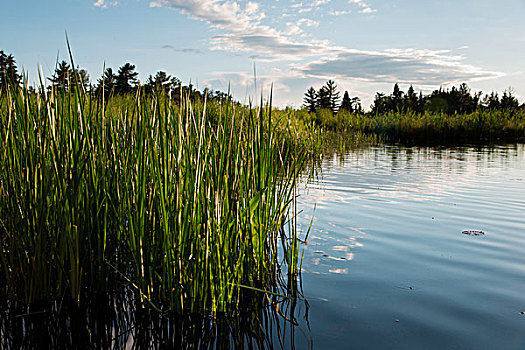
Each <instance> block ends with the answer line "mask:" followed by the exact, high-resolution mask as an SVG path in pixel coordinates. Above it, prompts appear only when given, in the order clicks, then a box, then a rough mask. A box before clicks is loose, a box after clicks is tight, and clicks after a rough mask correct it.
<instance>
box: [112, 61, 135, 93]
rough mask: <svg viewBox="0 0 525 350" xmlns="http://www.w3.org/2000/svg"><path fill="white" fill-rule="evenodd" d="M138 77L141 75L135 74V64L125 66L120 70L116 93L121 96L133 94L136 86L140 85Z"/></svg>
mask: <svg viewBox="0 0 525 350" xmlns="http://www.w3.org/2000/svg"><path fill="white" fill-rule="evenodd" d="M138 75H139V73H137V72H135V66H134V65H133V64H131V63H126V64H124V65H123V66H122V67H120V68H119V69H118V74H117V79H116V85H115V91H116V92H117V93H120V94H125V93H128V92H131V91H132V90H133V89H134V88H135V86H136V84H138V79H137V76H138Z"/></svg>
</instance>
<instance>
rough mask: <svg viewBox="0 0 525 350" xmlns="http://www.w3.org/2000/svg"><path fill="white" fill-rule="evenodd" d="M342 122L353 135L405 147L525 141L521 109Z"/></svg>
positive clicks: (349, 117)
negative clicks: (374, 138)
mask: <svg viewBox="0 0 525 350" xmlns="http://www.w3.org/2000/svg"><path fill="white" fill-rule="evenodd" d="M338 114H339V113H338ZM340 119H342V120H344V125H347V129H348V130H351V131H353V132H357V133H363V134H369V135H370V134H372V135H377V136H378V137H379V138H380V139H382V140H384V141H387V142H399V143H403V144H418V145H449V144H491V143H499V142H522V141H524V140H525V112H524V111H523V110H519V109H517V110H479V111H476V112H474V113H471V114H453V115H449V114H444V113H437V114H436V113H429V112H425V113H424V114H418V113H414V112H410V111H408V112H390V113H387V114H384V115H364V114H351V113H345V112H342V113H341V117H340Z"/></svg>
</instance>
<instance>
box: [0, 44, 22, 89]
mask: <svg viewBox="0 0 525 350" xmlns="http://www.w3.org/2000/svg"><path fill="white" fill-rule="evenodd" d="M21 80H22V77H21V76H20V75H19V74H18V68H17V66H16V61H15V58H14V56H13V55H12V54H9V55H8V54H6V53H5V52H4V51H3V50H2V51H0V88H2V87H6V86H7V84H8V83H10V84H13V85H16V86H18V85H20V82H21Z"/></svg>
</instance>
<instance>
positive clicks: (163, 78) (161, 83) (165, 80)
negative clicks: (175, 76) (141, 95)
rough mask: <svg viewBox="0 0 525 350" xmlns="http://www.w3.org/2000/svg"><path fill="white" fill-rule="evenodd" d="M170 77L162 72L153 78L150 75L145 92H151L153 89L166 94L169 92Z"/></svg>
mask: <svg viewBox="0 0 525 350" xmlns="http://www.w3.org/2000/svg"><path fill="white" fill-rule="evenodd" d="M170 79H171V77H170V76H169V75H168V74H167V73H166V72H163V71H158V72H157V74H155V76H154V77H152V76H151V75H150V76H149V77H148V80H147V82H146V85H145V87H146V91H153V90H154V89H155V88H159V89H164V90H165V91H166V92H168V91H169V90H170V85H171V82H170Z"/></svg>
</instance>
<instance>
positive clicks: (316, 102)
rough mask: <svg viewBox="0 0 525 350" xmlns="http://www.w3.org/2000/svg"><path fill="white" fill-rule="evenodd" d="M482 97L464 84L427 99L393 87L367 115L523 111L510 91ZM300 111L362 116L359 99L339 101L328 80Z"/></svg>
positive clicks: (309, 92) (308, 95) (311, 93)
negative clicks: (340, 112)
mask: <svg viewBox="0 0 525 350" xmlns="http://www.w3.org/2000/svg"><path fill="white" fill-rule="evenodd" d="M482 95H483V93H482V92H477V93H472V91H471V89H470V88H469V87H468V85H467V84H466V83H463V84H461V85H460V86H459V87H455V86H454V87H452V88H450V89H443V88H439V89H438V90H434V91H433V92H432V93H431V94H429V95H423V93H422V92H419V94H417V93H416V92H415V90H414V87H413V86H410V88H409V89H408V91H407V92H404V91H402V90H401V89H400V88H399V85H398V84H397V83H396V84H395V85H394V90H393V91H392V94H390V95H385V94H384V93H381V92H377V93H376V95H375V99H374V103H373V104H372V106H370V107H371V111H370V112H369V114H372V115H377V114H386V113H388V112H402V113H403V112H415V113H425V112H431V113H445V114H455V113H458V114H469V113H473V112H475V111H478V110H517V109H523V110H525V104H522V105H521V106H520V104H519V101H518V99H517V98H516V97H515V96H514V95H512V89H511V88H509V89H508V90H505V91H504V92H503V94H502V95H501V97H500V96H499V95H498V93H497V92H492V93H491V94H490V95H489V94H486V95H485V96H483V97H482ZM303 107H304V108H306V109H307V110H308V111H309V112H311V113H315V112H316V111H317V110H320V109H327V110H330V111H332V113H337V112H338V111H339V110H344V111H347V112H350V113H363V108H362V106H361V100H360V99H359V97H353V98H351V97H350V95H349V93H348V91H345V93H344V95H343V98H342V99H341V95H340V92H339V91H338V90H337V85H336V83H335V82H334V81H333V80H328V81H327V82H326V84H325V85H323V86H322V87H321V88H320V89H319V90H315V89H314V88H313V87H310V88H309V89H308V90H307V91H306V93H305V94H304V105H303Z"/></svg>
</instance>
